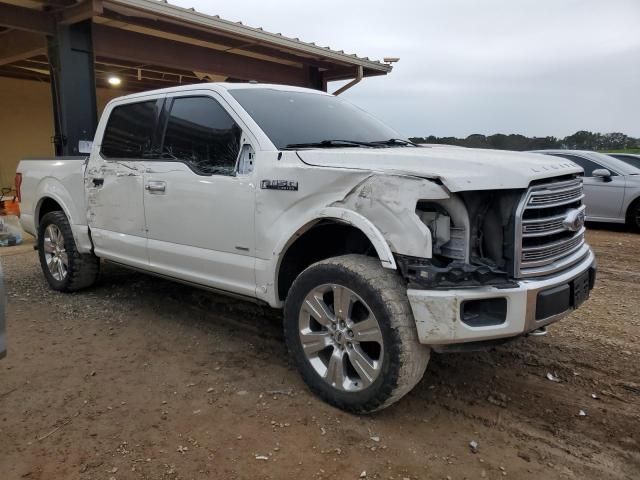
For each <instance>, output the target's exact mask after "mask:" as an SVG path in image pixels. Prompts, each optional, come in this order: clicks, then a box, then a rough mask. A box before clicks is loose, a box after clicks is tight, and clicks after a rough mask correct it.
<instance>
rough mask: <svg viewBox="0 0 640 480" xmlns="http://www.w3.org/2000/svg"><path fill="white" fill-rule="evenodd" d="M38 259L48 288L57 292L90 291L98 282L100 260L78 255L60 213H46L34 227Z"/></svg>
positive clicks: (62, 215)
mask: <svg viewBox="0 0 640 480" xmlns="http://www.w3.org/2000/svg"><path fill="white" fill-rule="evenodd" d="M38 256H39V257H40V266H41V267H42V272H43V273H44V276H45V278H46V279H47V282H48V283H49V286H50V287H51V288H52V289H54V290H57V291H59V292H73V291H76V290H80V289H82V288H87V287H90V286H91V285H93V284H94V283H95V281H96V279H97V278H98V273H99V271H100V259H99V258H98V257H96V256H95V255H93V254H91V253H80V252H78V249H77V247H76V242H75V240H74V239H73V233H72V232H71V225H69V221H68V220H67V217H66V215H65V214H64V213H63V212H49V213H47V214H46V215H45V216H44V217H42V220H41V221H40V224H39V225H38Z"/></svg>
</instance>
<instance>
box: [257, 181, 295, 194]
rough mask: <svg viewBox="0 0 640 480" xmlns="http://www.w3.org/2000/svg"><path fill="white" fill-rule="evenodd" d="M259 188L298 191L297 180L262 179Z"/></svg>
mask: <svg viewBox="0 0 640 480" xmlns="http://www.w3.org/2000/svg"><path fill="white" fill-rule="evenodd" d="M260 188H261V189H263V190H289V191H296V192H297V191H298V182H296V181H293V180H262V181H260Z"/></svg>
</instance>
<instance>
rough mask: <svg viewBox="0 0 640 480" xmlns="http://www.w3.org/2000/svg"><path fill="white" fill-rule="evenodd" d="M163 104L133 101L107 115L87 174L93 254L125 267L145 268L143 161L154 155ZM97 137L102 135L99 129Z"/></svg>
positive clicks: (87, 196)
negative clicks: (155, 135) (155, 134)
mask: <svg viewBox="0 0 640 480" xmlns="http://www.w3.org/2000/svg"><path fill="white" fill-rule="evenodd" d="M161 104H162V100H158V99H154V100H148V101H140V100H137V101H134V102H131V103H125V104H120V105H117V106H115V107H113V108H112V109H111V111H107V112H105V118H108V120H107V124H106V127H105V128H104V134H103V136H102V138H101V139H98V138H97V139H96V141H97V142H98V143H99V145H96V147H95V149H94V151H93V153H92V155H91V157H90V159H89V164H88V165H87V169H86V173H85V195H86V202H87V221H88V224H89V227H90V228H91V238H92V240H93V244H94V248H95V253H96V255H98V256H99V257H102V258H108V259H112V260H115V261H118V262H121V263H125V264H128V265H132V266H136V267H142V268H145V267H146V266H147V265H148V257H147V245H146V244H147V235H146V233H147V232H146V224H145V216H144V204H143V202H144V197H143V181H144V168H145V165H144V158H145V157H148V156H149V155H150V154H151V153H152V149H153V144H154V132H155V126H156V122H157V119H158V116H159V113H160V106H161ZM98 131H102V129H101V128H99V129H98Z"/></svg>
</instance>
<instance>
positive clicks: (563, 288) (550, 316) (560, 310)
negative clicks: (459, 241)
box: [407, 250, 596, 345]
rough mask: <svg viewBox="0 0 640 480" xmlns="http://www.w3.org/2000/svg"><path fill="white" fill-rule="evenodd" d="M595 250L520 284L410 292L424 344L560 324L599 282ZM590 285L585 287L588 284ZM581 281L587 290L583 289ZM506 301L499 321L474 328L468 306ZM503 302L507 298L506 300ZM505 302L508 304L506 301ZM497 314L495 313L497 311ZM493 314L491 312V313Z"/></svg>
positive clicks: (491, 337)
mask: <svg viewBox="0 0 640 480" xmlns="http://www.w3.org/2000/svg"><path fill="white" fill-rule="evenodd" d="M595 271H596V259H595V256H594V254H593V251H591V250H589V253H588V255H587V256H586V257H585V258H584V259H583V260H582V261H580V262H579V263H577V264H576V265H574V266H573V267H571V268H570V269H568V270H566V271H564V272H561V273H557V274H554V276H552V277H547V278H542V279H529V280H520V281H518V286H517V287H515V288H496V287H475V288H464V289H450V290H417V289H409V290H407V295H408V297H409V302H410V304H411V308H412V310H413V315H414V318H415V321H416V327H417V329H418V337H419V340H420V342H421V343H424V344H427V345H448V344H456V343H465V342H482V341H490V340H494V339H500V338H508V337H516V336H518V335H522V334H525V333H528V332H531V331H533V330H537V329H538V328H540V327H543V326H545V325H548V324H550V323H552V322H555V321H557V320H559V319H561V318H562V317H564V316H566V315H568V314H569V313H571V312H572V311H573V310H574V309H575V308H577V307H578V306H579V304H580V303H581V302H582V301H583V300H584V299H586V296H587V295H588V292H589V290H591V289H592V288H593V283H594V281H595ZM585 279H586V282H587V283H586V285H583V284H584V283H585ZM581 285H583V288H584V289H586V292H583V293H581V292H580V290H581ZM493 299H504V300H505V301H506V309H504V312H503V315H502V314H501V313H500V312H499V313H498V316H500V315H502V318H500V319H499V320H497V321H494V322H488V323H491V324H488V325H487V324H486V323H487V322H484V323H485V324H482V323H483V322H479V323H478V324H477V325H476V326H472V325H470V324H469V322H468V321H467V322H465V321H463V316H464V315H466V314H465V305H470V304H473V303H474V301H475V303H476V304H478V305H482V304H483V302H477V301H482V300H486V301H487V302H484V303H487V304H490V302H488V301H489V300H493ZM501 302H502V301H501ZM502 303H504V302H502ZM481 308H482V307H480V309H481ZM492 316H493V318H496V315H495V313H493V314H492ZM489 317H491V315H490V316H489Z"/></svg>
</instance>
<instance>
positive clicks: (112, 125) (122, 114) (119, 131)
mask: <svg viewBox="0 0 640 480" xmlns="http://www.w3.org/2000/svg"><path fill="white" fill-rule="evenodd" d="M161 102H162V101H161V100H148V101H145V102H136V103H128V104H125V105H118V106H117V107H115V108H114V109H113V110H112V111H111V115H109V120H108V122H107V127H106V128H105V131H104V135H103V137H102V146H101V148H100V153H101V154H102V156H103V157H105V158H121V159H134V160H135V159H144V158H149V157H150V156H153V155H154V149H153V146H154V135H155V132H156V125H157V121H158V115H159V113H160V107H161V105H162V103H161Z"/></svg>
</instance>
